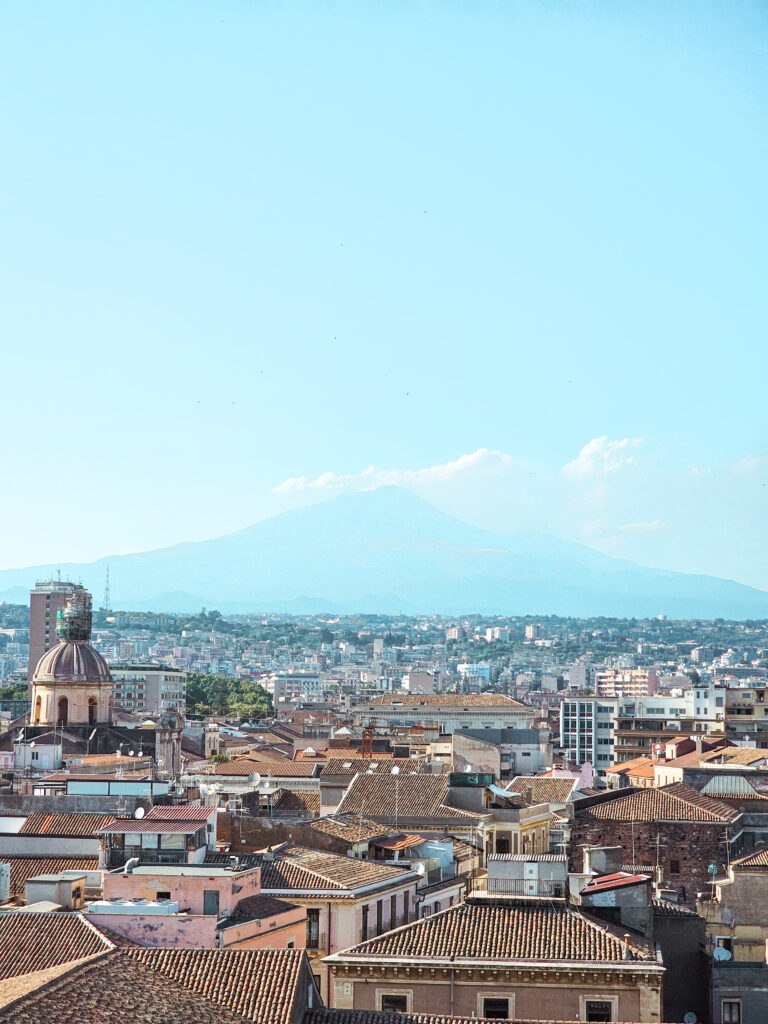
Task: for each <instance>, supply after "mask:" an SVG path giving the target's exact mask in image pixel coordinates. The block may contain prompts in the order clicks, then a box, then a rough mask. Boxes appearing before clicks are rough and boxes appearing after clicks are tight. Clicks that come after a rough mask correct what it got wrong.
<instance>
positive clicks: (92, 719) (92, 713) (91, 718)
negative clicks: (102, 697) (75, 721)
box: [88, 697, 97, 725]
mask: <svg viewBox="0 0 768 1024" xmlns="http://www.w3.org/2000/svg"><path fill="white" fill-rule="evenodd" d="M96 710H97V708H96V698H95V697H89V698H88V725H96Z"/></svg>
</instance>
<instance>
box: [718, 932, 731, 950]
mask: <svg viewBox="0 0 768 1024" xmlns="http://www.w3.org/2000/svg"><path fill="white" fill-rule="evenodd" d="M715 946H719V947H720V949H727V950H728V952H729V953H733V939H732V938H731V936H730V935H716V936H715Z"/></svg>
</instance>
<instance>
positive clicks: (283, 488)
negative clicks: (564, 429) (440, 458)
mask: <svg viewBox="0 0 768 1024" xmlns="http://www.w3.org/2000/svg"><path fill="white" fill-rule="evenodd" d="M511 462H512V456H511V455H507V454H506V452H500V451H494V450H492V449H489V448H478V449H477V451H475V452H471V453H469V454H466V455H460V456H459V457H458V458H457V459H452V460H451V461H449V462H443V463H441V464H440V465H437V466H426V467H424V468H423V469H377V467H376V466H368V467H367V469H364V470H362V472H360V473H331V472H327V473H321V474H320V475H319V476H316V477H314V478H313V479H310V478H309V477H306V476H292V477H289V478H288V479H287V480H283V482H282V483H281V484H278V485H277V487H275V488H274V491H275V493H276V494H299V493H301V492H302V491H344V490H373V489H374V488H375V487H383V486H387V485H393V484H394V485H396V486H403V487H413V486H418V485H420V484H433V483H447V482H449V481H450V480H452V479H453V478H454V477H456V476H458V475H459V474H461V473H466V472H467V471H469V470H485V471H489V472H493V471H495V470H497V469H499V468H500V467H502V466H507V465H509V464H510V463H511Z"/></svg>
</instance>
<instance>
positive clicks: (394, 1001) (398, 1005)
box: [381, 993, 408, 1013]
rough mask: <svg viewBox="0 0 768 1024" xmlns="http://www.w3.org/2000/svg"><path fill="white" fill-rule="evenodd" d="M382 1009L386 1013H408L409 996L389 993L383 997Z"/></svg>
mask: <svg viewBox="0 0 768 1024" xmlns="http://www.w3.org/2000/svg"><path fill="white" fill-rule="evenodd" d="M381 1009H382V1011H384V1012H385V1013H387V1012H389V1013H407V1012H408V996H405V995H402V996H401V995H394V994H393V993H388V994H386V995H382V997H381Z"/></svg>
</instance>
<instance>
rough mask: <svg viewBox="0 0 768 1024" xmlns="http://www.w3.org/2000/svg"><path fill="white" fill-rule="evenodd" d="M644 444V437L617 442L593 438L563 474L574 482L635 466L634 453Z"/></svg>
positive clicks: (564, 467)
mask: <svg viewBox="0 0 768 1024" xmlns="http://www.w3.org/2000/svg"><path fill="white" fill-rule="evenodd" d="M642 443H643V439H642V437H622V438H621V439H620V440H616V441H609V440H608V437H607V436H603V437H593V438H592V440H591V441H588V442H587V443H586V444H585V445H584V447H583V448H582V449H581V451H580V452H579V454H578V455H577V456H576V458H575V459H571V461H570V462H566V464H565V465H564V466H563V467H562V470H561V472H562V473H563V474H564V475H565V476H567V477H570V478H571V479H573V480H578V479H583V478H587V477H595V476H603V475H604V474H606V473H615V472H616V470H618V469H622V468H623V467H624V466H632V465H635V463H636V461H637V460H636V458H635V455H634V452H635V451H636V450H637V448H639V446H640V445H641V444H642Z"/></svg>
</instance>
